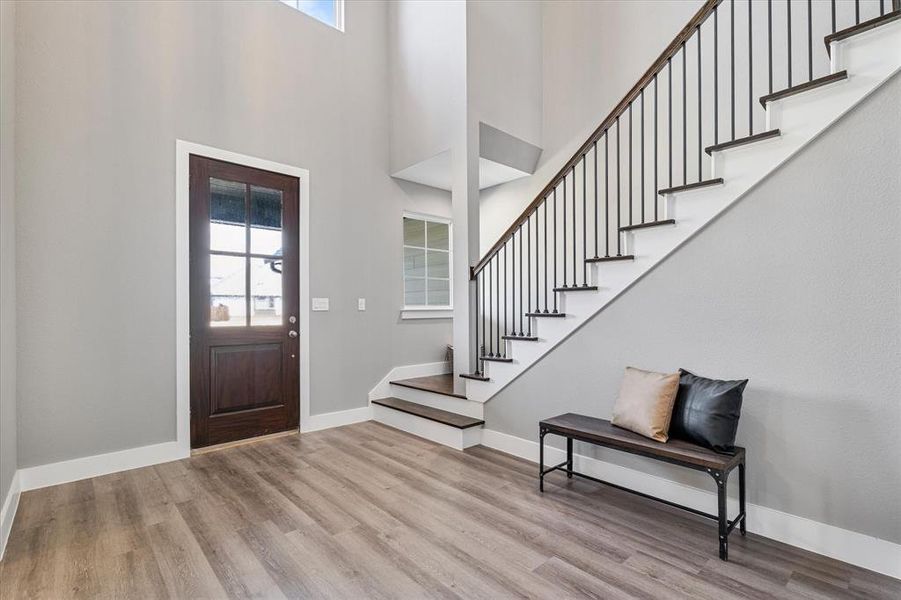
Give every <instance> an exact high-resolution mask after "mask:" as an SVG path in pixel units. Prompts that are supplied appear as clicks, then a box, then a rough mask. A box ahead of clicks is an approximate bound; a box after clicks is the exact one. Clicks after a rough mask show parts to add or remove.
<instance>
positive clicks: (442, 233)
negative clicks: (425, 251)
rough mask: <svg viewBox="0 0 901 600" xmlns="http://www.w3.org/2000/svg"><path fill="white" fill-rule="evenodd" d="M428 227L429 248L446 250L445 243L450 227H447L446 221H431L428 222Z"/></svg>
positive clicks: (447, 239) (446, 243)
mask: <svg viewBox="0 0 901 600" xmlns="http://www.w3.org/2000/svg"><path fill="white" fill-rule="evenodd" d="M428 228H429V239H428V242H429V248H434V249H435V250H447V245H448V243H449V235H448V232H449V231H450V227H448V225H447V223H432V222H431V221H430V222H429V223H428Z"/></svg>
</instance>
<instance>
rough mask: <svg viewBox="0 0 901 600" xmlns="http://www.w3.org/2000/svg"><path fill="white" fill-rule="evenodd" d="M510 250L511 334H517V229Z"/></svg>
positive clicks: (511, 237)
mask: <svg viewBox="0 0 901 600" xmlns="http://www.w3.org/2000/svg"><path fill="white" fill-rule="evenodd" d="M510 250H511V251H512V252H513V256H511V257H510V258H511V263H510V277H511V278H512V279H513V281H511V282H510V303H511V304H512V306H511V307H510V314H511V316H512V317H513V331H512V332H511V335H516V231H514V232H513V233H512V234H511V235H510ZM520 260H522V257H520ZM521 308H522V307H520V309H521Z"/></svg>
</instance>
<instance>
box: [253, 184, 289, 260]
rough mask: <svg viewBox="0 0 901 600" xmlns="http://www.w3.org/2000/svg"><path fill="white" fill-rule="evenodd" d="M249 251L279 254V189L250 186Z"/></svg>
mask: <svg viewBox="0 0 901 600" xmlns="http://www.w3.org/2000/svg"><path fill="white" fill-rule="evenodd" d="M250 251H251V252H252V253H253V254H274V255H278V256H281V254H282V192H281V190H271V189H269V188H264V187H259V186H256V185H252V186H250Z"/></svg>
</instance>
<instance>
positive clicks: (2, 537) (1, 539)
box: [0, 471, 22, 559]
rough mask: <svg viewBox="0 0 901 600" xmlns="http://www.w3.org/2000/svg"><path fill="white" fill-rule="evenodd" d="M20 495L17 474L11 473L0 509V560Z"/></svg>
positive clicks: (4, 550)
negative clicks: (11, 477) (10, 479)
mask: <svg viewBox="0 0 901 600" xmlns="http://www.w3.org/2000/svg"><path fill="white" fill-rule="evenodd" d="M21 494H22V488H21V485H20V482H19V472H18V471H16V472H15V473H13V479H12V482H10V484H9V491H8V492H7V493H6V498H4V499H3V508H0V559H2V558H3V553H4V552H6V542H7V541H8V540H9V532H10V531H12V528H13V519H15V518H16V509H17V508H18V507H19V496H20V495H21Z"/></svg>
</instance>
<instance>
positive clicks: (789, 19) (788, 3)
mask: <svg viewBox="0 0 901 600" xmlns="http://www.w3.org/2000/svg"><path fill="white" fill-rule="evenodd" d="M785 10H786V15H787V19H786V31H787V33H788V87H791V86H792V3H791V0H787V1H786V3H785Z"/></svg>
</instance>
